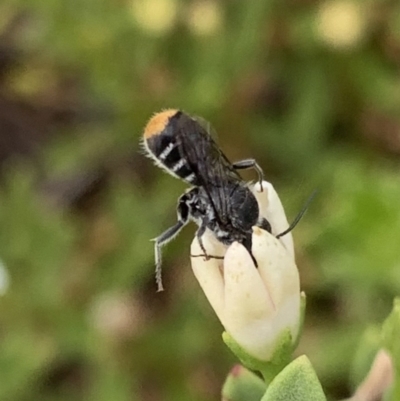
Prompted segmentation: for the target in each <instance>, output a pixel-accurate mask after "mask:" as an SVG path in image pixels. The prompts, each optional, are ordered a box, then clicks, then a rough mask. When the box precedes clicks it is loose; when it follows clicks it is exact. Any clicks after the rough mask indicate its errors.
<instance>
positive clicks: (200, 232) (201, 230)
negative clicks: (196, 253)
mask: <svg viewBox="0 0 400 401" xmlns="http://www.w3.org/2000/svg"><path fill="white" fill-rule="evenodd" d="M206 228H207V226H206V224H205V222H203V223H202V224H201V226H200V227H199V229H198V230H197V231H196V238H197V241H199V245H200V248H201V250H202V251H203V253H204V257H205V258H206V260H209V259H210V256H208V254H207V251H206V248H204V244H203V239H202V238H201V237H202V236H203V234H204V233H205V232H206Z"/></svg>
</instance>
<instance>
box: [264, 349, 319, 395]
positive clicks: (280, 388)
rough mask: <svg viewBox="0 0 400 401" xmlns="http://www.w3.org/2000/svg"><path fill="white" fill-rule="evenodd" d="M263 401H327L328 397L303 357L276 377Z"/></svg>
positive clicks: (306, 359) (307, 361)
mask: <svg viewBox="0 0 400 401" xmlns="http://www.w3.org/2000/svg"><path fill="white" fill-rule="evenodd" d="M262 401H326V397H325V395H324V392H323V390H322V387H321V384H320V382H319V380H318V377H317V375H316V374H315V371H314V369H313V367H312V365H311V363H310V361H309V360H308V358H307V357H306V356H304V355H303V356H301V357H299V358H297V359H296V360H294V361H293V362H292V363H291V364H289V365H288V366H286V367H285V369H283V370H282V372H281V373H279V374H278V375H277V376H276V377H275V379H274V380H273V381H272V383H271V384H270V386H269V387H268V390H267V392H266V393H265V395H264V397H263V398H262Z"/></svg>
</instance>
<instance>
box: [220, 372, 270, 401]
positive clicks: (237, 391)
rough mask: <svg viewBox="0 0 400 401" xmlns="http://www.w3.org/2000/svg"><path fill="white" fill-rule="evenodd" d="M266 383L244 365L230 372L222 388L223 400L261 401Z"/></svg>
mask: <svg viewBox="0 0 400 401" xmlns="http://www.w3.org/2000/svg"><path fill="white" fill-rule="evenodd" d="M265 390H266V386H265V384H264V382H263V381H262V380H261V379H260V378H259V377H258V376H257V375H255V374H254V373H253V372H250V371H249V370H247V369H246V368H245V367H243V366H242V365H236V366H234V367H233V368H232V370H231V371H230V373H229V375H228V377H227V378H226V381H225V384H224V386H223V387H222V399H223V400H229V401H242V400H246V401H259V400H260V399H261V397H262V396H263V394H264V393H265Z"/></svg>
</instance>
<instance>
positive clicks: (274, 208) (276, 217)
mask: <svg viewBox="0 0 400 401" xmlns="http://www.w3.org/2000/svg"><path fill="white" fill-rule="evenodd" d="M262 187H263V191H261V186H260V184H259V183H257V184H255V185H254V186H253V187H252V188H251V189H252V191H253V194H254V196H255V197H256V199H257V201H258V205H259V207H260V214H261V216H262V217H265V218H266V219H267V220H268V221H269V223H270V224H271V227H272V234H274V235H278V234H280V233H281V232H283V231H285V230H286V229H287V228H288V227H289V223H288V221H287V218H286V214H285V210H284V208H283V206H282V202H281V200H280V199H279V196H278V194H277V193H276V191H275V189H274V187H273V186H272V184H271V183H269V182H268V181H263V182H262ZM279 241H281V242H282V244H283V245H284V246H285V248H286V249H287V250H288V252H289V253H290V255H291V256H292V257H293V258H294V246H293V237H292V233H288V234H286V235H284V236H283V237H281V238H279Z"/></svg>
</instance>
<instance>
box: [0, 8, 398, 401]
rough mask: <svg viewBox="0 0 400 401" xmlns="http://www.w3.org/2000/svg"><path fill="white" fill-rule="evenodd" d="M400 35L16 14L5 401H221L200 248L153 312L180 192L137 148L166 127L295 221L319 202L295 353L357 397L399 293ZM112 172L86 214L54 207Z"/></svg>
mask: <svg viewBox="0 0 400 401" xmlns="http://www.w3.org/2000/svg"><path fill="white" fill-rule="evenodd" d="M201 7H205V8H201ZM335 7H339V8H340V7H342V9H338V8H336V9H335ZM343 7H344V9H343ZM343 10H344V13H341V11H343ZM341 15H346V18H345V19H344V21H343V20H340V16H341ZM399 15H400V4H398V2H390V1H385V0H370V1H368V2H362V1H356V0H354V1H353V0H344V1H333V0H332V1H331V0H329V1H326V2H312V1H311V2H310V1H305V0H304V1H303V0H298V1H292V0H283V1H279V2H278V1H273V0H269V1H264V0H257V1H251V2H243V1H230V2H219V1H214V0H209V1H205V2H198V1H194V0H193V1H192V0H190V1H179V0H157V1H156V0H129V1H125V2H121V1H112V0H87V1H83V2H73V1H67V0H61V1H49V0H34V1H30V2H24V1H21V0H13V1H11V0H8V1H7V0H6V1H3V2H1V4H0V102H1V103H0V156H1V160H2V161H3V155H5V154H7V155H8V156H9V157H7V158H6V160H5V161H4V163H2V165H1V172H0V173H1V187H0V239H1V241H0V259H1V261H2V262H3V263H4V266H5V268H6V269H7V272H8V274H9V276H10V286H9V288H8V290H7V291H6V292H5V295H3V296H1V299H0V338H1V342H0V372H1V377H0V399H1V400H7V401H17V400H18V401H21V400H22V401H30V400H32V401H33V400H38V399H40V400H45V401H46V400H52V401H61V400H78V401H79V400H91V399H96V400H101V399H104V400H109V399H112V400H115V401H119V400H121V401H122V400H133V399H135V400H136V399H138V400H142V399H154V400H158V399H165V400H174V401H175V400H187V399H190V400H194V401H203V400H204V401H205V400H210V399H218V398H219V397H220V388H221V383H222V382H223V380H224V377H225V376H226V372H227V371H228V370H229V367H230V366H231V364H232V361H233V359H232V357H231V355H229V353H228V352H227V351H226V350H225V349H224V347H223V346H222V344H221V341H220V331H221V327H220V325H219V323H218V322H217V320H216V318H215V317H214V316H213V312H212V311H211V308H210V307H209V306H208V305H207V303H206V301H205V300H204V297H203V295H202V294H201V293H200V289H199V288H198V286H197V284H196V283H195V281H194V280H193V278H192V275H191V272H190V269H189V266H188V262H189V244H190V240H191V237H192V235H193V232H194V229H193V228H187V229H185V231H184V233H183V234H182V235H181V236H180V237H179V238H177V239H176V240H175V241H174V242H171V244H169V245H168V247H166V249H165V250H164V254H163V256H164V271H163V273H164V281H165V283H164V284H165V287H166V291H165V293H162V294H156V293H155V285H154V280H153V279H154V277H153V276H154V274H153V270H154V265H153V264H154V256H153V245H152V243H151V242H150V241H149V240H150V239H151V238H154V237H156V236H157V235H158V234H159V233H160V232H162V231H163V230H164V229H166V228H167V227H169V225H170V224H172V222H173V221H174V219H175V212H174V207H175V204H176V199H177V197H178V196H179V194H180V193H181V192H183V191H184V188H185V185H183V184H182V183H179V182H178V181H177V180H174V179H173V178H172V177H168V176H166V175H165V174H163V173H162V172H161V171H159V170H158V169H157V168H156V167H154V166H152V163H151V162H150V161H148V160H145V158H144V157H143V156H142V155H141V154H140V152H139V141H140V136H141V131H142V129H143V126H144V125H145V123H146V121H147V120H148V119H149V118H150V116H151V115H152V113H154V112H156V111H158V110H160V109H162V108H167V107H178V108H182V109H184V110H186V111H188V112H189V113H192V114H196V115H201V116H202V117H204V118H205V119H207V120H209V121H210V122H211V123H212V124H213V125H214V127H215V129H216V131H217V132H218V135H219V142H220V144H221V146H222V148H223V149H224V151H225V152H226V154H227V156H228V157H229V158H231V159H240V158H245V157H255V158H256V159H257V161H258V162H259V164H260V165H261V166H262V167H263V169H264V170H265V173H266V177H267V179H268V180H270V181H271V182H273V184H274V186H275V188H276V189H277V191H278V192H279V194H280V196H281V199H282V201H283V203H284V205H285V207H286V208H287V212H288V213H287V214H288V216H295V215H296V213H297V212H298V210H299V209H300V208H301V205H302V203H303V202H304V200H305V199H306V198H307V197H308V195H309V194H310V193H311V192H312V190H314V189H315V188H317V189H318V190H319V194H318V197H317V199H316V200H315V202H314V203H313V204H312V205H311V207H310V209H309V211H308V213H307V214H306V216H305V217H304V218H303V220H302V221H301V223H300V224H299V225H298V226H297V227H296V229H295V231H294V237H295V248H296V251H297V263H298V266H299V269H300V274H301V281H302V288H303V289H304V290H305V292H306V293H307V309H308V310H307V314H306V319H305V324H304V334H303V337H302V339H301V341H300V344H299V352H300V353H301V354H306V355H307V356H308V357H309V359H310V360H311V361H312V364H313V367H314V369H315V371H316V372H317V373H318V377H319V378H320V379H321V382H322V387H323V388H324V390H325V392H326V394H327V395H328V396H329V397H330V398H332V399H333V398H336V399H339V398H345V397H348V396H349V395H350V393H351V390H352V388H353V386H354V385H356V384H358V383H359V382H360V379H361V378H362V377H363V375H364V374H365V372H366V370H368V363H369V359H370V358H371V355H372V354H373V351H372V350H373V348H374V345H373V342H371V344H370V346H371V348H368V349H370V353H368V352H367V353H365V354H364V353H360V354H357V352H356V350H357V349H358V344H359V343H360V338H361V337H362V333H364V332H365V329H366V327H369V326H370V325H371V324H372V325H376V324H378V323H379V324H380V323H381V322H382V321H383V319H384V318H385V317H386V316H387V315H388V313H389V311H390V309H391V305H392V300H393V298H394V297H395V296H396V295H399V293H400V284H399V283H400V267H399V266H400V265H399V257H400V254H399V246H398V238H400V209H399V207H398V204H399V201H398V200H399V199H400V186H399V180H398V177H399V168H400V166H399V160H398V156H399V154H400V143H399V135H398V132H399V130H400V120H399V115H400V98H399V93H400V91H399V90H398V89H399V77H398V70H399V67H400V59H399V49H400V34H399V32H400V30H399ZM339 20H340V21H339ZM337 21H339V22H337ZM335 23H340V29H337V28H335V26H336V25H335ZM336 27H337V26H336ZM14 147H15V148H18V151H19V152H16V153H13V154H12V155H9V153H10V152H11V150H13V149H14ZM27 149H29V151H28V150H27ZM32 152H33V153H34V154H33V155H32ZM27 153H31V154H30V155H29V157H28V156H27ZM16 154H19V156H16ZM98 170H99V171H101V172H103V171H104V172H105V173H104V174H105V176H106V178H105V179H104V183H102V181H101V180H100V179H99V180H94V181H95V182H96V188H97V189H98V193H97V195H93V199H92V198H90V197H89V198H90V199H89V201H88V202H87V203H85V202H83V201H82V200H81V197H80V196H78V198H79V202H75V201H70V198H71V196H70V194H71V191H70V192H68V191H67V193H68V195H69V196H67V195H65V193H64V192H62V191H61V192H62V193H61V195H60V193H59V192H57V191H56V192H57V194H56V195H57V196H56V199H59V200H60V199H61V201H60V202H53V198H52V196H51V195H53V193H50V192H51V191H48V190H47V189H43V188H48V186H46V184H48V183H49V182H53V181H55V182H56V183H57V184H58V186H56V187H57V188H59V187H60V186H61V187H62V186H63V185H64V184H65V183H66V181H68V180H70V179H71V180H72V181H74V183H76V181H79V180H77V178H76V177H78V178H79V177H84V178H85V179H86V178H87V177H91V174H92V172H97V171H98ZM244 177H245V178H246V179H254V176H252V175H251V174H250V173H249V175H247V173H245V174H244ZM83 181H84V180H83ZM99 182H100V183H99ZM61 184H62V185H61ZM67 187H68V186H67ZM78 187H79V185H78ZM68 188H69V187H68ZM76 188H77V186H76V185H75V184H74V185H73V186H72V195H75V191H77V189H76ZM79 188H80V187H79ZM86 189H87V188H86ZM77 192H79V191H77ZM84 192H85V191H84ZM88 192H90V191H88ZM85 194H86V192H85ZM72 198H74V197H73V196H72ZM82 198H84V199H86V195H85V196H82ZM394 313H395V312H394ZM393 316H394V315H393ZM391 319H394V318H391ZM390 321H392V320H390ZM386 327H391V328H387V329H385V330H386V331H385V333H386V334H385V338H386V339H387V341H389V340H390V338H392V339H393V336H395V335H396V333H397V331H396V330H394V329H393V327H394V325H393V326H392V325H391V324H390V325H389V323H387V325H386ZM390 330H394V331H390ZM385 341H386V340H385ZM389 342H390V341H389ZM388 344H389V343H388ZM392 346H393V344H392V345H388V348H389V349H391V350H392V351H393V352H395V353H396V355H397V351H396V350H394V349H392V348H390V347H392ZM360 352H361V351H360ZM355 354H356V355H355ZM367 354H368V356H365V355H367ZM360 355H364V356H365V359H363V358H364V357H361V356H360ZM354 358H356V362H354ZM359 358H360V359H359ZM358 363H359V365H358V366H359V368H357V369H354V371H356V373H354V376H353V377H352V378H351V380H350V381H349V373H350V371H351V366H353V365H357V364H358ZM293 366H296V365H293ZM293 366H292V367H291V368H290V369H293ZM307 369H308V368H307ZM293 372H294V373H293V374H296V375H297V374H300V373H299V372H301V370H293ZM296 372H297V373H296ZM309 372H310V371H309ZM310 374H311V373H310ZM278 383H279V382H278V381H277V382H276V386H278ZM397 384H398V383H397ZM276 391H278V392H279V390H276Z"/></svg>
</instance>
